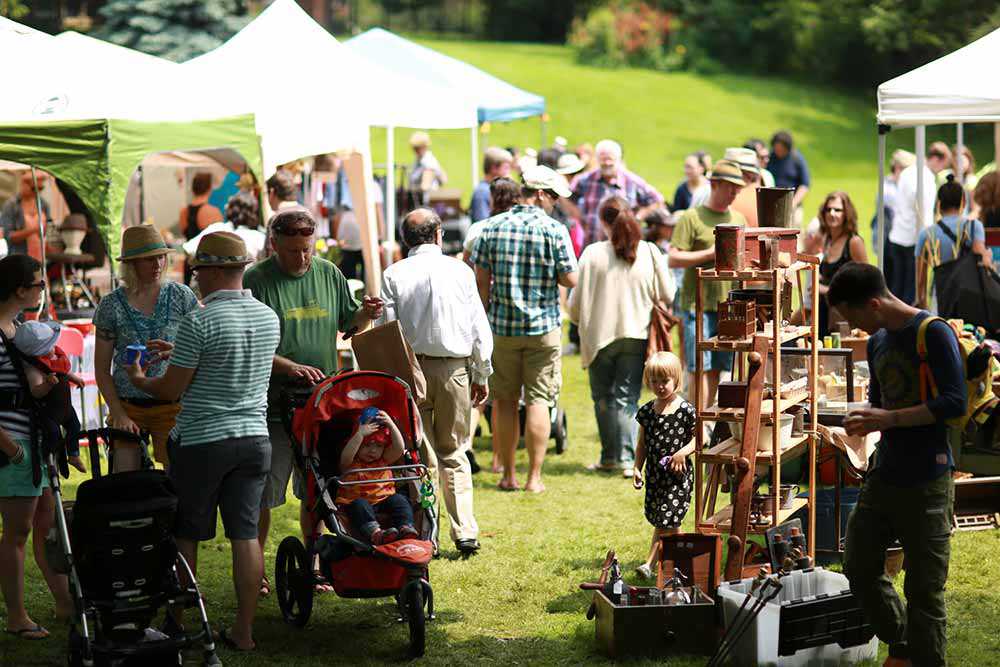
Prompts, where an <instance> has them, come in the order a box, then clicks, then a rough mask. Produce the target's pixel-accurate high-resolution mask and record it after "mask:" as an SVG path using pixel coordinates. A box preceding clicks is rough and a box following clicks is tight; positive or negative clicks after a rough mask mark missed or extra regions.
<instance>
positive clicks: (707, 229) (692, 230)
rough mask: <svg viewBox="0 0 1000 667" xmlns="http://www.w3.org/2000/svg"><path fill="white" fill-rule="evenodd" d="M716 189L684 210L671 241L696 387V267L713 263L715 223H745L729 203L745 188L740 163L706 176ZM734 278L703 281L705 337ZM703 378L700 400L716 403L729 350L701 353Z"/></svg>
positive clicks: (720, 165)
mask: <svg viewBox="0 0 1000 667" xmlns="http://www.w3.org/2000/svg"><path fill="white" fill-rule="evenodd" d="M708 179H709V181H710V182H711V185H712V193H711V194H710V195H709V197H708V201H706V202H705V203H704V204H702V205H701V206H698V207H696V208H689V209H688V210H686V211H684V213H682V214H681V216H680V219H679V220H678V221H677V226H676V228H675V229H674V236H673V238H672V239H671V240H670V267H671V268H683V269H684V284H683V287H682V288H681V310H682V311H683V313H684V357H685V359H686V361H687V370H688V374H689V375H688V387H693V386H694V384H693V382H694V371H695V363H696V359H697V358H696V357H695V356H694V355H695V354H696V352H695V350H696V346H695V343H696V340H695V319H696V318H695V289H696V284H697V270H698V268H711V267H712V266H713V265H714V264H715V226H716V225H722V224H735V225H744V226H746V224H747V221H746V218H744V217H743V215H742V214H741V213H739V212H737V211H734V210H732V209H731V208H730V206H731V205H732V203H733V200H735V199H736V195H738V194H739V193H740V190H741V189H743V185H744V183H743V174H742V172H741V171H740V167H739V165H737V164H735V163H733V162H727V161H725V160H719V161H718V162H716V163H715V166H714V167H713V168H712V173H711V174H709V176H708ZM730 287H731V283H729V282H718V281H712V282H704V283H702V288H701V306H702V310H703V311H704V312H703V317H702V337H703V338H710V337H712V336H715V335H716V334H717V333H718V326H719V319H718V309H719V302H720V301H723V300H725V299H726V296H727V295H728V294H729V289H730ZM702 354H703V355H704V357H703V358H704V362H705V363H704V369H705V373H704V377H703V378H702V384H701V396H702V404H701V406H699V409H703V408H705V407H707V406H710V405H713V404H714V403H715V392H716V390H717V389H718V388H719V377H720V375H721V374H722V371H731V370H732V369H733V355H732V353H731V352H703V353H702Z"/></svg>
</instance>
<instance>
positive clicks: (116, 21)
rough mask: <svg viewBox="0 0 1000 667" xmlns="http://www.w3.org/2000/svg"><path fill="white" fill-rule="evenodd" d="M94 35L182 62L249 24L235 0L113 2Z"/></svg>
mask: <svg viewBox="0 0 1000 667" xmlns="http://www.w3.org/2000/svg"><path fill="white" fill-rule="evenodd" d="M100 14H101V16H102V17H103V18H104V25H103V26H102V27H101V28H100V29H99V30H98V31H97V32H95V36H97V37H99V38H101V39H105V40H107V41H109V42H114V43H115V44H120V45H121V46H127V47H129V48H132V49H137V50H139V51H143V52H145V53H149V54H152V55H155V56H160V57H162V58H167V59H169V60H173V61H176V62H182V61H184V60H188V59H190V58H193V57H195V56H198V55H201V54H203V53H205V52H207V51H210V50H212V49H214V48H215V47H217V46H219V45H221V44H222V43H223V42H224V41H225V40H227V39H229V38H230V37H232V36H233V35H234V34H235V33H236V32H237V31H238V30H239V29H240V28H242V27H243V26H244V25H246V23H247V21H248V20H249V19H248V17H246V16H245V12H244V11H243V7H242V4H241V3H240V2H238V0H111V1H110V2H108V3H107V4H106V5H105V6H104V7H102V8H101V10H100Z"/></svg>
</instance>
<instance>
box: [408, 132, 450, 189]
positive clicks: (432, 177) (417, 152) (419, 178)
mask: <svg viewBox="0 0 1000 667" xmlns="http://www.w3.org/2000/svg"><path fill="white" fill-rule="evenodd" d="M410 148H412V149H413V167H412V171H411V172H410V189H412V190H419V191H420V192H428V191H430V190H437V189H438V188H442V187H444V185H445V183H447V182H448V175H447V174H446V173H445V172H444V169H443V168H442V167H441V163H440V162H438V159H437V158H436V157H434V153H432V152H431V137H430V135H429V134H427V133H426V132H414V133H413V134H412V135H410Z"/></svg>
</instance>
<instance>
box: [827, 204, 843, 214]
mask: <svg viewBox="0 0 1000 667" xmlns="http://www.w3.org/2000/svg"><path fill="white" fill-rule="evenodd" d="M823 212H824V213H843V212H844V209H842V208H834V207H832V206H827V207H826V208H824V209H823Z"/></svg>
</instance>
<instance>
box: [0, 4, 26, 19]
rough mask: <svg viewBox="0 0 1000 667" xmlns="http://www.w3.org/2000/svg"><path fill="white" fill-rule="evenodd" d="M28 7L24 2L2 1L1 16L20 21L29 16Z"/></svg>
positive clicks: (0, 5)
mask: <svg viewBox="0 0 1000 667" xmlns="http://www.w3.org/2000/svg"><path fill="white" fill-rule="evenodd" d="M28 11H29V10H28V5H26V4H24V1H23V0H0V16H5V17H7V18H9V19H19V18H23V17H25V16H27V15H28Z"/></svg>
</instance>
